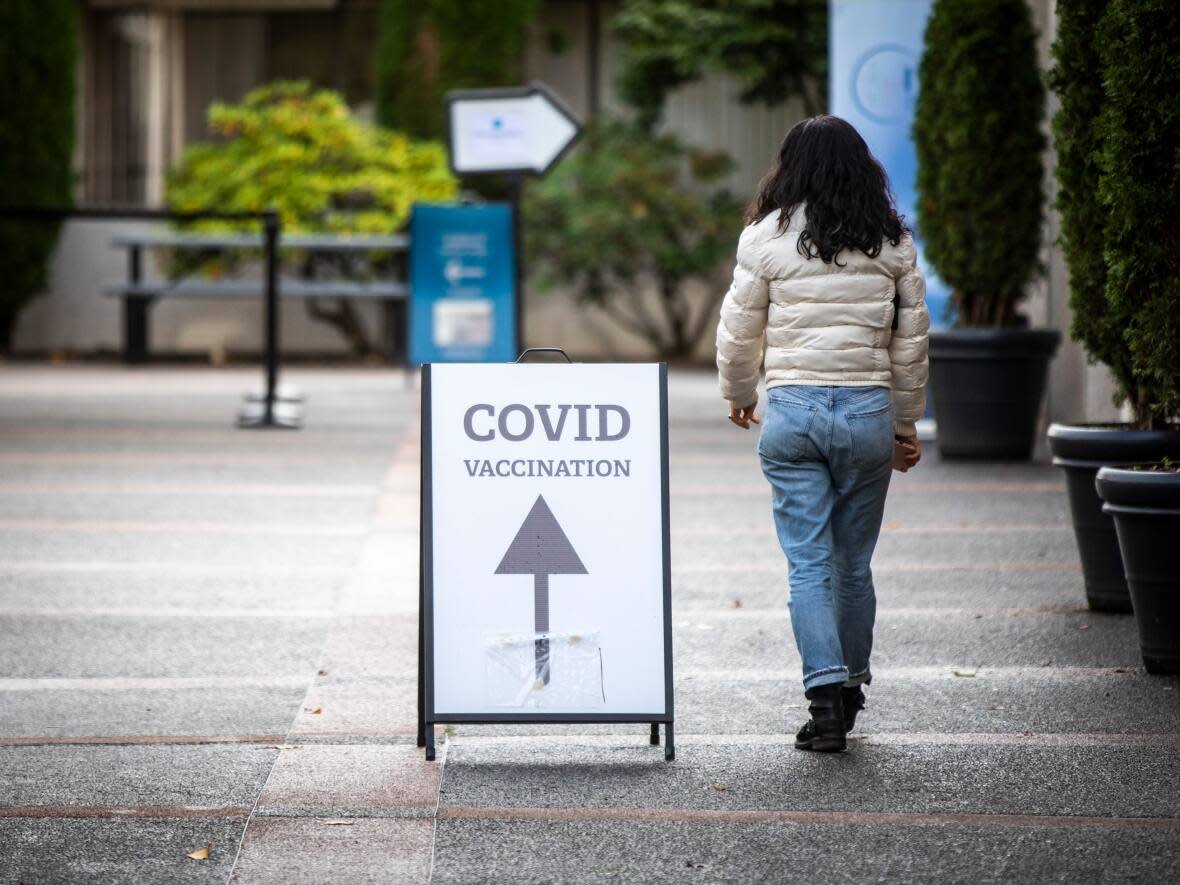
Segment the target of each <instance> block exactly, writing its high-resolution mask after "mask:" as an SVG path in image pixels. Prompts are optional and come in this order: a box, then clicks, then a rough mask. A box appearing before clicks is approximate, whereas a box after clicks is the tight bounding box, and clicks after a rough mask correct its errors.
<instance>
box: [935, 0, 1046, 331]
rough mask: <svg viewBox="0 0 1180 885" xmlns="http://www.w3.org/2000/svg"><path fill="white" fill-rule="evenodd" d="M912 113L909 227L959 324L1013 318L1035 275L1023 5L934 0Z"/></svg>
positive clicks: (1031, 117) (1037, 105) (1040, 144)
mask: <svg viewBox="0 0 1180 885" xmlns="http://www.w3.org/2000/svg"><path fill="white" fill-rule="evenodd" d="M925 43H926V49H925V51H924V53H923V55H922V63H921V67H920V69H919V73H918V77H919V79H920V80H921V83H922V88H921V90H920V91H919V93H918V104H917V108H916V111H915V114H914V129H913V132H914V146H915V148H916V151H917V156H918V206H917V208H918V226H919V227H920V228H921V231H922V235H923V236H924V237H925V241H926V243H925V245H926V257H927V258H928V259H929V260H930V263H931V264H932V265H934V268H935V269H936V270H937V271H938V274H939V276H941V277H942V278H943V279H944V280H946V281H947V283H948V284H950V286H951V287H952V289H953V292H954V294H953V299H954V305H955V309H956V312H957V313H958V316H959V318H960V320H961V322H963V323H964V324H965V325H969V326H1007V325H1011V324H1012V323H1013V322H1014V321H1015V316H1016V307H1017V305H1018V304H1019V303H1020V300H1021V299H1022V298H1023V297H1024V291H1025V285H1026V284H1027V283H1028V281H1029V279H1030V278H1031V277H1032V275H1033V274H1034V273H1035V272H1036V270H1037V266H1038V253H1039V252H1040V248H1041V220H1042V209H1043V206H1044V191H1043V182H1042V178H1043V176H1044V162H1043V158H1042V151H1043V150H1044V148H1045V137H1044V135H1043V134H1042V132H1041V119H1042V116H1043V114H1044V102H1045V87H1044V84H1043V83H1042V80H1041V72H1040V70H1039V68H1038V66H1037V48H1036V31H1035V30H1034V29H1033V25H1032V18H1031V14H1030V12H1029V8H1028V3H1027V0H935V3H934V8H933V10H932V11H931V13H930V19H929V21H928V22H927V25H926V40H925Z"/></svg>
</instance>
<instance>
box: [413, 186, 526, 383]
mask: <svg viewBox="0 0 1180 885" xmlns="http://www.w3.org/2000/svg"><path fill="white" fill-rule="evenodd" d="M516 261H517V257H516V255H515V252H514V247H513V232H512V207H511V206H509V205H508V204H507V203H489V204H486V205H479V206H459V205H433V204H419V205H416V206H414V208H413V211H412V212H411V214H410V309H409V320H410V322H409V347H408V348H407V351H408V355H409V362H410V364H411V365H422V364H424V363H445V362H463V363H480V362H510V361H512V360H514V359H516V356H517V342H516V311H517V295H516Z"/></svg>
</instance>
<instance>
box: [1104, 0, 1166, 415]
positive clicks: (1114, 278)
mask: <svg viewBox="0 0 1180 885" xmlns="http://www.w3.org/2000/svg"><path fill="white" fill-rule="evenodd" d="M1098 46H1099V52H1100V55H1101V59H1102V66H1103V83H1104V85H1105V91H1106V100H1105V103H1104V105H1103V108H1102V112H1101V115H1100V117H1099V122H1098V134H1099V136H1100V138H1101V143H1102V148H1101V150H1102V153H1101V176H1100V178H1099V180H1098V198H1099V200H1100V201H1101V202H1102V205H1103V207H1104V208H1105V210H1106V213H1107V218H1106V226H1105V240H1106V248H1105V253H1104V254H1105V259H1106V269H1107V273H1106V300H1107V304H1108V309H1109V311H1110V323H1111V325H1112V328H1117V327H1121V328H1122V330H1123V337H1124V340H1125V342H1126V345H1127V348H1128V349H1129V352H1130V358H1131V379H1130V381H1129V382H1128V381H1127V380H1126V379H1124V378H1122V377H1119V381H1120V382H1122V383H1123V384H1125V385H1126V388H1127V389H1126V391H1125V392H1126V393H1127V395H1128V397H1129V398H1130V401H1131V405H1132V406H1133V407H1134V409H1135V414H1136V417H1137V419H1138V422H1139V424H1140V425H1141V426H1143V427H1158V426H1162V425H1163V424H1164V423H1166V421H1167V420H1168V419H1169V418H1172V419H1175V418H1177V417H1180V221H1178V219H1180V212H1178V210H1177V206H1176V202H1177V195H1180V64H1177V59H1180V29H1177V27H1176V5H1175V3H1174V2H1173V0H1111V2H1110V5H1109V7H1108V8H1107V11H1106V15H1105V16H1104V17H1103V19H1102V22H1101V25H1100V28H1099V34H1098Z"/></svg>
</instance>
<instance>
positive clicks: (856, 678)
mask: <svg viewBox="0 0 1180 885" xmlns="http://www.w3.org/2000/svg"><path fill="white" fill-rule="evenodd" d="M872 681H873V671H872V670H865V671H863V672H861V673H852V674H850V675H849V677H848V678H847V679H845V680H844V685H845V686H846V687H848V688H856V686H858V685H868V684H869V683H870V682H872Z"/></svg>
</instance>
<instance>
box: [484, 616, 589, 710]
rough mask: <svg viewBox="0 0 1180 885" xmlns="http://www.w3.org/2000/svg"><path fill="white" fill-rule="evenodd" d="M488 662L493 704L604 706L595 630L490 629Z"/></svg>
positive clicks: (489, 697) (486, 648)
mask: <svg viewBox="0 0 1180 885" xmlns="http://www.w3.org/2000/svg"><path fill="white" fill-rule="evenodd" d="M538 647H540V648H542V649H543V652H542V653H538ZM539 660H540V661H541V663H540V664H539V663H538V661H539ZM484 663H485V665H486V675H487V679H486V690H487V700H488V703H490V704H492V705H494V706H497V707H512V708H515V709H535V710H552V709H560V708H565V707H578V708H595V707H601V706H603V705H605V704H606V695H605V693H604V689H603V662H602V646H601V644H600V642H599V634H598V632H597V631H588V632H583V633H486V634H484ZM546 676H547V677H548V679H546V678H545V677H546Z"/></svg>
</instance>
